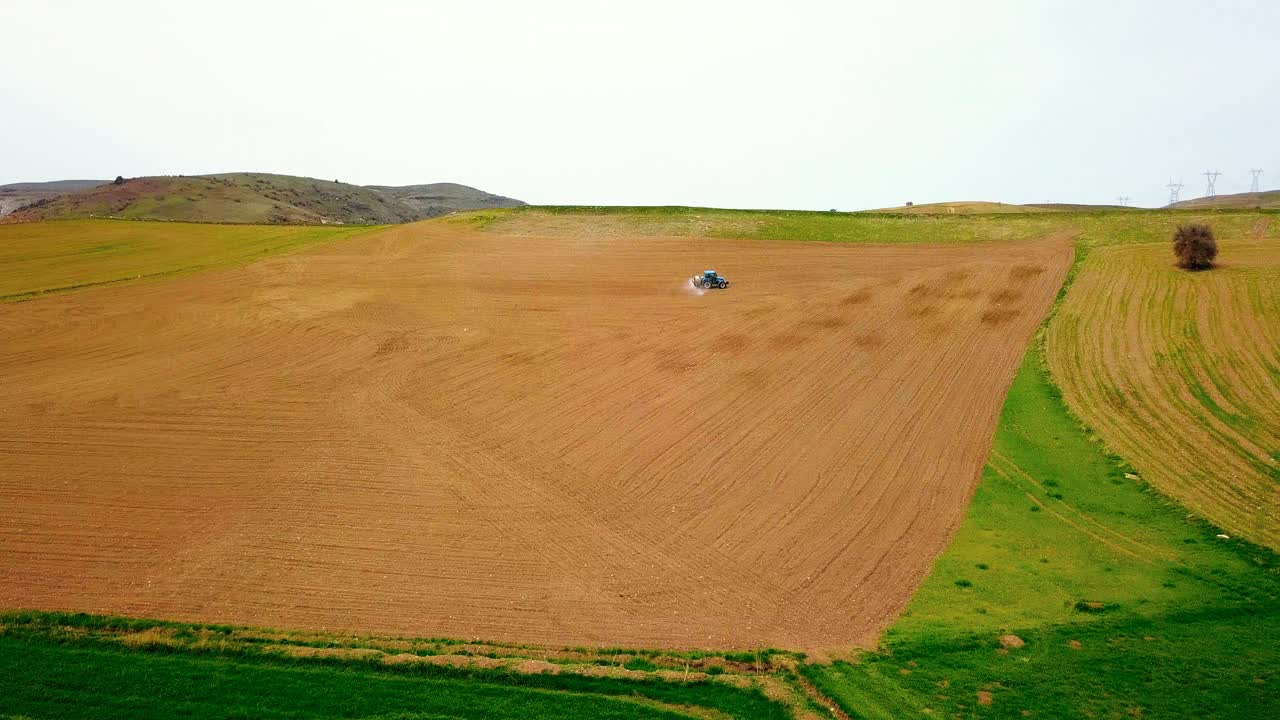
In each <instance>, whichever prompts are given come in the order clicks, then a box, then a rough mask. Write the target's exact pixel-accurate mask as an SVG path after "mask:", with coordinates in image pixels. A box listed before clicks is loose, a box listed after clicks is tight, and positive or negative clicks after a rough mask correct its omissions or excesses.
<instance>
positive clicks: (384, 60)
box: [0, 0, 1280, 210]
mask: <svg viewBox="0 0 1280 720" xmlns="http://www.w3.org/2000/svg"><path fill="white" fill-rule="evenodd" d="M1278 42H1280V2H1277V0H1257V1H1246V0H1237V1H1224V2H1209V1H1208V0H1197V1H1195V2H1191V1H1183V0H1172V1H1171V0H1164V1H1160V2H1157V1H1150V2H1147V1H1141V2H1139V1H1136V0H1135V1H1132V2H1124V1H1123V0H1116V1H1113V2H1101V1H1098V2H1080V1H1078V0H1077V1H1071V2H1068V1H1065V0H1064V1H1062V2H1049V1H1044V2H1034V1H1030V0H1028V1H1026V2H1015V1H1014V0H1009V1H1008V2H983V1H972V0H971V1H968V2H950V3H944V2H885V1H884V0H876V1H875V2H805V1H803V0H790V1H788V2H768V3H763V2H761V3H757V2H743V1H738V2H653V1H648V2H636V3H621V2H617V3H613V2H551V1H548V2H459V1H457V0H453V1H450V2H375V1H373V0H364V2H359V3H356V2H342V3H338V2H333V3H328V2H305V3H303V2H298V3H293V2H289V3H286V2H270V1H269V0H258V1H257V2H208V3H186V2H171V1H166V2H141V1H124V2H72V1H68V0H64V1H59V0H49V1H47V2H36V1H34V0H33V1H28V2H9V1H8V0H4V2H3V7H0V85H2V88H3V89H2V95H0V183H7V182H16V181H25V180H54V179H62V178H111V177H115V176H116V175H125V176H138V175H157V174H199V173H211V172H228V171H236V170H258V171H267V172H279V173H288V174H295V175H308V176H314V177H321V178H328V179H331V178H338V179H341V180H343V181H344V182H356V183H362V184H389V185H399V184H411V183H421V182H435V181H455V182H462V183H466V184H468V185H474V186H477V187H480V188H483V189H485V190H489V191H492V192H497V193H501V194H504V195H510V196H513V197H518V198H520V199H523V200H526V201H529V202H533V203H556V204H643V205H648V204H682V205H711V206H721V207H771V208H805V209H828V208H839V209H842V210H849V209H863V208H869V207H881V206H888V205H898V204H901V203H902V202H904V201H907V200H913V201H915V202H918V203H919V202H932V201H943V200H998V201H1003V202H1044V201H1056V202H1113V201H1114V200H1115V198H1116V196H1118V195H1122V194H1123V195H1128V196H1131V197H1132V198H1133V202H1134V203H1136V204H1142V205H1161V204H1164V202H1165V201H1166V200H1167V195H1168V192H1167V190H1166V189H1165V188H1164V185H1165V183H1167V182H1168V180H1169V178H1170V176H1173V177H1182V178H1183V179H1184V180H1185V182H1186V185H1187V187H1186V189H1185V190H1184V191H1183V196H1182V197H1183V198H1184V199H1186V198H1188V197H1195V196H1198V195H1200V194H1202V193H1203V191H1204V178H1203V177H1201V176H1200V175H1199V173H1201V172H1203V171H1204V170H1206V169H1216V170H1221V171H1222V173H1223V175H1222V177H1221V178H1220V179H1219V180H1218V192H1219V193H1220V194H1221V193H1227V192H1240V191H1244V190H1247V189H1248V184H1249V177H1250V176H1249V168H1252V167H1262V168H1264V169H1265V170H1266V174H1265V175H1264V176H1263V180H1264V182H1263V184H1264V186H1270V187H1280V150H1278V148H1280V51H1278V50H1277V47H1278Z"/></svg>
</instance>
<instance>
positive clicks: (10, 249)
mask: <svg viewBox="0 0 1280 720" xmlns="http://www.w3.org/2000/svg"><path fill="white" fill-rule="evenodd" d="M372 229H373V228H370V227H367V226H345V227H336V226H328V227H323V226H307V225H212V224H200V223H169V222H129V221H123V220H63V221H56V222H40V223H15V224H9V225H0V301H5V300H9V301H12V300H25V299H30V298H33V297H37V296H39V295H41V294H44V293H49V292H57V291H66V290H73V289H76V288H83V287H92V286H96V285H106V284H110V283H118V282H127V281H132V280H139V279H143V278H155V277H162V276H169V275H177V274H181V273H187V272H194V271H197V270H207V269H213V268H219V267H228V266H233V265H240V264H244V263H248V262H251V261H253V260H259V259H262V258H265V257H269V256H271V255H275V254H279V253H285V252H291V251H294V250H299V249H302V248H305V247H309V246H312V245H316V244H318V243H323V242H332V241H335V240H342V239H345V238H350V237H355V236H356V235H361V234H364V233H367V232H370V231H371V230H372Z"/></svg>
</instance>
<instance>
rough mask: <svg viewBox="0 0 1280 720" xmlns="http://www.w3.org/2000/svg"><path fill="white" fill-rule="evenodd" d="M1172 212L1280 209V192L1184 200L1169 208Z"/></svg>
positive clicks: (1269, 191) (1270, 191) (1271, 191)
mask: <svg viewBox="0 0 1280 720" xmlns="http://www.w3.org/2000/svg"><path fill="white" fill-rule="evenodd" d="M1167 207H1168V209H1170V210H1209V209H1213V208H1249V209H1257V210H1276V209H1280V190H1268V191H1267V192H1259V193H1236V194H1234V195H1214V196H1213V197H1200V198H1194V199H1191V200H1183V201H1182V202H1176V203H1174V204H1172V205H1169V206H1167Z"/></svg>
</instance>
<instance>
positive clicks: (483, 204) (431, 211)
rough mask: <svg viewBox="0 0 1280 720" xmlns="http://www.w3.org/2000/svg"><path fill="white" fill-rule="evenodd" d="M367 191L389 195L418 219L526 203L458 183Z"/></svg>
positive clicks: (388, 186) (392, 187)
mask: <svg viewBox="0 0 1280 720" xmlns="http://www.w3.org/2000/svg"><path fill="white" fill-rule="evenodd" d="M365 187H367V188H369V189H370V190H376V191H378V192H380V193H383V194H386V195H390V196H391V197H393V198H395V199H397V200H399V201H400V202H401V203H404V204H405V205H408V206H409V207H411V208H413V209H414V210H416V211H417V212H418V214H419V216H420V217H423V218H429V217H437V216H440V215H447V214H449V213H451V212H453V211H455V210H488V209H492V208H510V207H520V206H521V205H524V204H525V203H524V202H523V201H521V200H515V199H513V198H509V197H503V196H501V195H494V194H492V193H487V192H485V191H483V190H477V189H475V188H473V187H468V186H466V185H459V184H457V183H431V184H429V185H404V186H400V187H396V186H391V185H366V186H365Z"/></svg>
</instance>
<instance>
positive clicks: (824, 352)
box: [0, 222, 1071, 651]
mask: <svg viewBox="0 0 1280 720" xmlns="http://www.w3.org/2000/svg"><path fill="white" fill-rule="evenodd" d="M996 247H997V248H998V249H993V248H991V247H986V246H981V245H965V246H925V245H917V246H907V245H897V246H865V245H864V246H855V245H827V244H807V243H795V242H760V241H728V240H700V239H688V238H652V237H649V238H637V237H625V236H623V237H616V236H615V237H599V238H592V237H572V238H564V237H512V236H501V235H492V234H481V233H475V232H471V231H467V230H463V229H459V228H458V227H457V226H453V225H450V224H449V223H447V222H432V223H425V224H417V225H409V226H402V227H398V228H393V229H390V230H388V231H386V232H383V233H380V234H378V235H375V236H368V237H364V238H360V239H357V240H353V241H349V242H344V243H341V244H338V245H334V246H331V247H329V248H327V249H325V250H323V251H315V252H311V253H309V254H305V255H297V256H291V257H286V258H278V259H274V260H269V261H266V262H262V263H258V264H256V265H253V266H250V267H247V268H241V269H237V270H229V271H222V272H216V273H208V274H204V275H200V276H196V277H190V278H185V279H181V280H175V281H171V282H165V283H156V284H151V285H142V286H135V287H120V288H108V289H102V290H94V291H86V292H83V293H79V294H73V295H67V296H63V297H54V298H47V299H43V300H39V301H33V302H29V303H22V304H17V305H10V306H0V334H3V337H4V338H5V343H4V345H3V348H0V414H2V415H3V416H4V418H5V419H6V423H5V425H6V426H5V428H4V430H3V431H2V432H0V499H3V501H4V502H5V503H6V511H5V512H4V513H3V514H0V606H19V607H39V608H67V609H81V610H91V611H100V612H114V613H127V614H136V615H144V616H158V617H171V618H180V619H191V620H210V621H229V622H231V621H234V622H240V623H249V624H257V625H267V626H282V627H294V628H307V629H341V630H362V631H371V632H393V633H408V634H416V635H436V636H453V637H468V638H470V637H474V638H488V639H496V640H506V641H514V642H530V643H545V644H586V645H595V644H608V645H630V646H650V647H714V648H721V649H726V648H747V647H757V646H778V647H787V648H798V649H804V650H810V651H822V650H826V649H833V648H839V647H847V646H848V645H850V644H864V645H865V644H870V643H872V642H874V640H875V638H876V636H877V634H878V633H879V631H880V630H881V629H882V628H883V627H884V626H886V625H887V624H888V623H889V622H890V621H891V620H892V619H893V617H894V616H895V615H896V614H897V613H898V612H899V611H900V609H901V608H902V607H903V605H904V604H905V603H906V601H907V599H908V598H909V596H910V593H911V592H912V590H913V589H914V587H915V585H916V584H917V583H918V581H919V580H920V578H921V577H922V576H923V575H924V574H925V573H926V572H927V571H928V569H929V566H930V564H931V562H932V560H933V558H934V556H935V555H936V554H937V553H938V552H940V551H941V550H942V548H943V547H944V546H945V544H946V542H947V540H948V539H949V537H950V535H951V532H952V530H953V528H954V527H955V526H956V524H957V523H958V522H959V520H960V518H961V516H962V514H963V512H964V507H965V503H966V502H967V499H968V497H969V495H970V493H971V491H972V488H973V486H974V484H975V482H976V481H977V478H978V473H979V470H980V468H981V466H982V463H983V461H984V460H985V458H986V454H987V451H988V449H989V447H990V439H991V435H992V432H993V429H994V426H995V421H996V416H997V413H998V411H999V407H1000V404H1001V401H1002V399H1003V396H1004V392H1005V390H1006V388H1007V386H1008V384H1009V382H1010V381H1011V379H1012V376H1013V372H1014V370H1015V368H1016V367H1017V364H1018V361H1019V359H1020V358H1021V356H1022V352H1023V350H1024V348H1025V347H1026V343H1027V341H1028V339H1029V338H1030V336H1031V333H1032V332H1033V330H1034V328H1035V326H1036V324H1037V323H1038V322H1039V321H1040V319H1041V318H1042V317H1043V315H1044V313H1045V311H1046V309H1047V308H1048V306H1049V303H1050V301H1051V300H1052V298H1053V295H1054V293H1055V292H1056V290H1057V288H1058V286H1059V284H1060V283H1061V280H1062V278H1063V275H1064V273H1065V272H1066V269H1067V267H1068V265H1069V263H1070V257H1071V246H1070V242H1069V240H1068V239H1067V238H1066V237H1065V236H1055V237H1049V238H1044V239H1041V240H1035V241H1025V242H1006V243H1002V244H1000V245H998V246H996ZM717 266H718V269H719V270H720V271H722V272H723V273H725V274H726V275H728V276H730V278H731V279H732V280H733V287H732V288H731V289H730V290H728V291H724V292H710V293H706V294H702V295H699V294H696V293H694V292H692V291H691V289H690V288H688V287H687V281H686V280H685V278H687V277H688V276H689V275H690V274H691V273H692V272H694V271H698V270H701V269H702V268H703V267H717Z"/></svg>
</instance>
